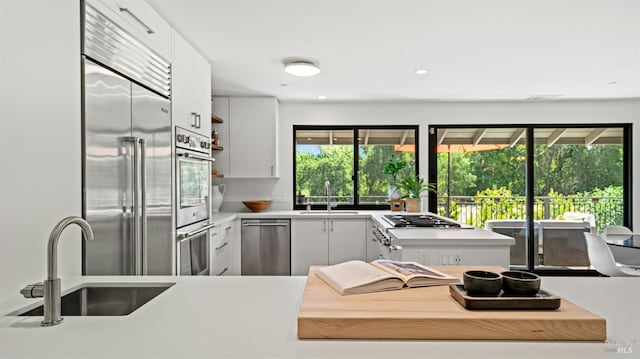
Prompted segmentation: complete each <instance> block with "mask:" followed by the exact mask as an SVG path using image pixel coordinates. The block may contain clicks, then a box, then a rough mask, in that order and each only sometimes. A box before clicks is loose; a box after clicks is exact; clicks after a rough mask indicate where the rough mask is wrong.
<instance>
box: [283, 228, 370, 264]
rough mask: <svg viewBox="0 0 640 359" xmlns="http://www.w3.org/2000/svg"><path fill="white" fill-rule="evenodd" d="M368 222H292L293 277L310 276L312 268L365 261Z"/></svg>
mask: <svg viewBox="0 0 640 359" xmlns="http://www.w3.org/2000/svg"><path fill="white" fill-rule="evenodd" d="M366 229H367V220H366V219H362V218H357V219H343V218H338V219H328V218H319V219H292V220H291V275H307V274H308V272H309V266H312V265H331V264H336V263H341V262H345V261H349V260H354V259H357V260H366V243H365V238H366Z"/></svg>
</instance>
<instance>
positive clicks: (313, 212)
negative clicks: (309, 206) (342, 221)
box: [300, 211, 360, 214]
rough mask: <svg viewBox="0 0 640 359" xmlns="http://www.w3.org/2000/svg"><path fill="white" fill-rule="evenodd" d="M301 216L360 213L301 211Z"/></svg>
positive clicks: (353, 212)
mask: <svg viewBox="0 0 640 359" xmlns="http://www.w3.org/2000/svg"><path fill="white" fill-rule="evenodd" d="M300 214H360V212H358V211H331V212H329V211H301V212H300Z"/></svg>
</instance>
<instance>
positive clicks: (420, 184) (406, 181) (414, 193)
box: [397, 176, 436, 198]
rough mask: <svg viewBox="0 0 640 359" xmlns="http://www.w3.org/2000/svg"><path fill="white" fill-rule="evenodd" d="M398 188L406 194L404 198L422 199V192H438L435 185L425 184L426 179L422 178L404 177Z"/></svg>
mask: <svg viewBox="0 0 640 359" xmlns="http://www.w3.org/2000/svg"><path fill="white" fill-rule="evenodd" d="M397 186H398V188H400V190H401V191H403V192H404V193H403V197H404V198H420V194H421V193H422V192H424V191H431V192H435V190H436V188H435V185H434V184H433V183H430V184H425V183H424V179H422V178H420V176H408V177H403V178H402V179H400V181H398V183H397Z"/></svg>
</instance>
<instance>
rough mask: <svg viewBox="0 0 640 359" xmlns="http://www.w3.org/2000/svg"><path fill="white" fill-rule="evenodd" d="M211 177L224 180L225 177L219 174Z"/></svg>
mask: <svg viewBox="0 0 640 359" xmlns="http://www.w3.org/2000/svg"><path fill="white" fill-rule="evenodd" d="M211 177H213V178H224V175H221V174H217V175H211Z"/></svg>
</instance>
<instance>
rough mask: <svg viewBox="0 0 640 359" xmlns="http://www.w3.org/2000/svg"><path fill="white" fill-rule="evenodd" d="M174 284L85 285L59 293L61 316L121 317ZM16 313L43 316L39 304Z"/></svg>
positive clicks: (41, 307) (42, 309)
mask: <svg viewBox="0 0 640 359" xmlns="http://www.w3.org/2000/svg"><path fill="white" fill-rule="evenodd" d="M174 284H175V283H153V284H151V283H149V284H143V285H141V284H138V283H136V284H107V283H105V284H87V285H84V286H82V287H80V288H78V289H76V290H74V291H73V292H70V293H67V294H65V295H63V296H62V300H61V310H62V313H61V315H62V316H63V317H64V316H70V317H73V316H121V315H128V314H131V313H133V312H134V311H135V310H136V309H138V308H140V307H141V306H143V305H144V304H145V303H147V302H149V301H150V300H152V299H153V298H155V297H157V296H158V295H159V294H160V293H162V292H164V291H165V290H167V289H168V288H170V287H171V286H172V285H174ZM21 311H22V310H19V311H17V312H16V315H19V316H42V315H44V307H43V306H42V305H41V306H39V307H36V308H34V309H31V310H28V311H26V312H23V313H21Z"/></svg>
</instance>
